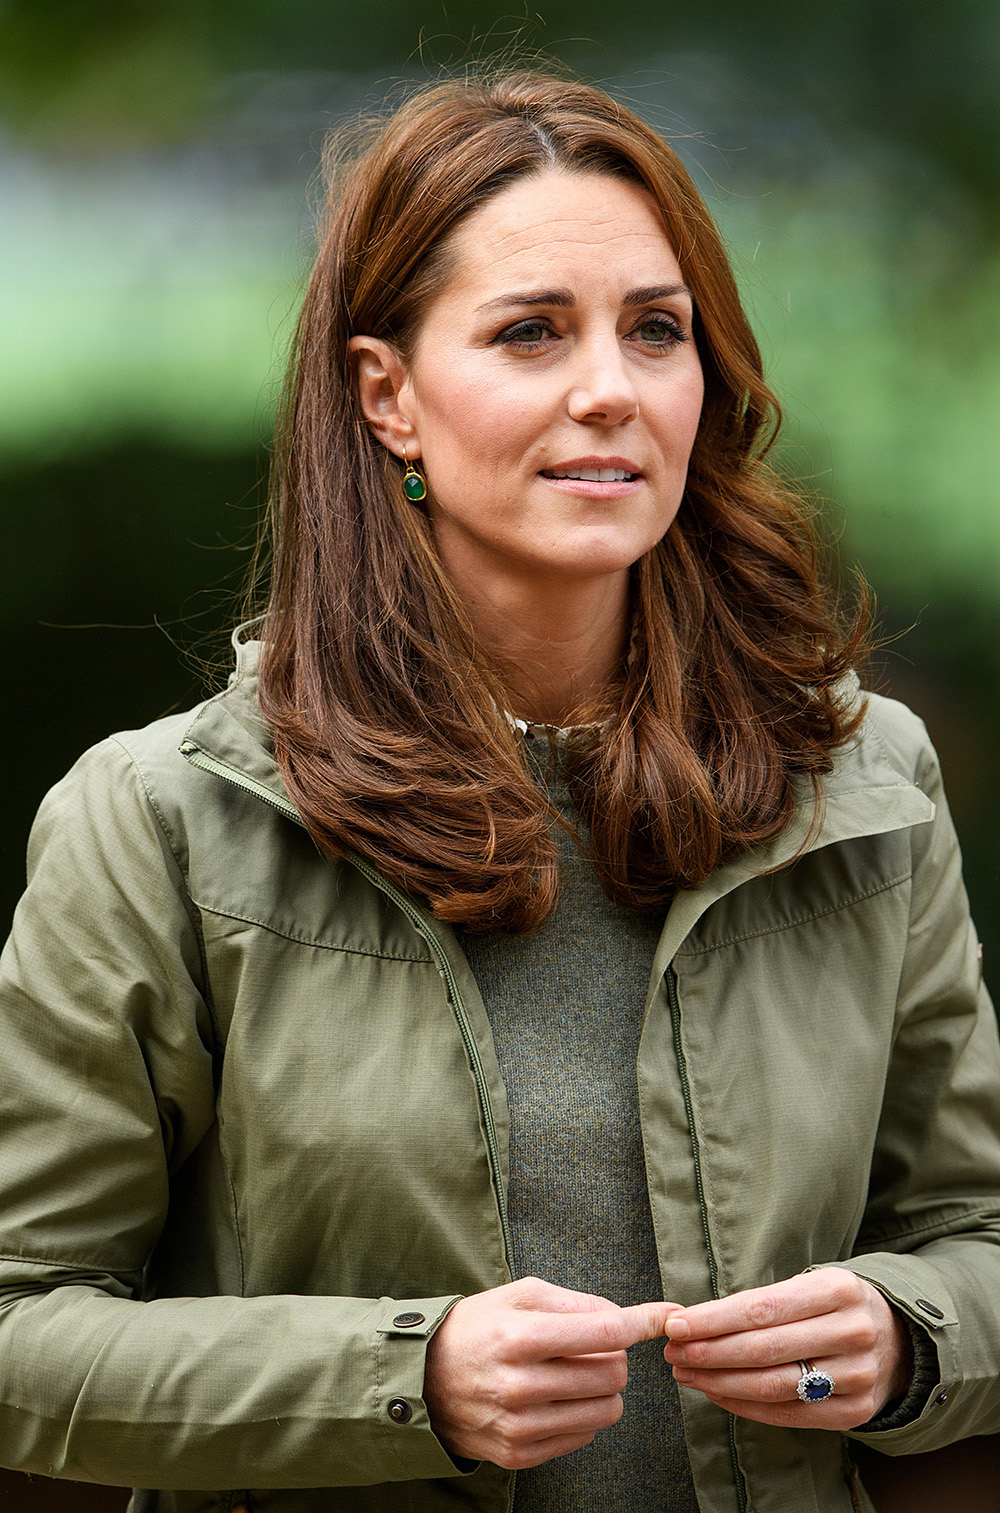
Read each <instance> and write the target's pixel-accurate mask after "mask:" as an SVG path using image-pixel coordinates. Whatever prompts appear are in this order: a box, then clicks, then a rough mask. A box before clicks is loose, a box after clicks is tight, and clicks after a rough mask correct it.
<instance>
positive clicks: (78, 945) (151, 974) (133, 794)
mask: <svg viewBox="0 0 1000 1513" xmlns="http://www.w3.org/2000/svg"><path fill="white" fill-rule="evenodd" d="M0 1035H2V1055H0V1461H2V1463H3V1464H4V1465H6V1466H9V1467H12V1468H16V1469H20V1470H24V1471H29V1472H38V1473H42V1474H44V1475H48V1476H63V1477H72V1478H76V1479H80V1480H91V1481H98V1482H106V1483H109V1484H114V1485H126V1486H128V1485H135V1486H146V1487H156V1488H163V1489H170V1488H184V1489H199V1488H200V1489H226V1488H232V1487H237V1488H238V1487H241V1486H244V1485H246V1483H247V1481H248V1480H252V1481H253V1483H254V1484H255V1485H257V1486H280V1487H289V1488H291V1487H302V1486H336V1485H354V1486H360V1485H365V1484H370V1483H376V1482H388V1481H398V1480H408V1479H413V1478H424V1477H437V1476H453V1475H455V1474H457V1472H458V1469H459V1468H458V1467H457V1466H456V1465H455V1463H454V1462H453V1461H452V1460H451V1458H450V1457H449V1456H448V1454H447V1453H446V1452H445V1450H444V1449H443V1447H442V1446H441V1444H440V1443H439V1441H438V1440H437V1439H436V1437H435V1436H434V1434H433V1432H432V1430H431V1428H430V1424H429V1421H428V1417H427V1413H426V1409H425V1407H424V1404H423V1401H422V1398H421V1392H422V1386H423V1371H424V1357H425V1351H426V1345H427V1340H428V1339H429V1338H430V1336H431V1335H432V1334H433V1332H434V1330H435V1328H436V1327H437V1325H438V1324H439V1323H440V1322H441V1320H442V1319H443V1318H444V1317H445V1315H446V1314H447V1312H448V1309H449V1308H450V1307H451V1306H452V1304H453V1303H454V1302H455V1301H456V1300H455V1298H454V1297H439V1298H420V1299H405V1300H393V1299H387V1298H330V1297H299V1296H285V1297H252V1298H247V1297H240V1296H220V1297H208V1298H206V1297H190V1298H165V1299H157V1300H154V1301H141V1300H140V1297H141V1291H142V1279H143V1272H144V1268H145V1266H146V1263H147V1261H148V1258H149V1256H150V1254H151V1252H152V1250H153V1247H154V1246H155V1243H156V1240H157V1237H158V1235H159V1233H160V1230H161V1228H162V1225H163V1223H164V1219H165V1216H166V1210H167V1203H168V1196H169V1179H170V1174H171V1172H172V1170H175V1169H177V1168H178V1167H179V1166H180V1165H181V1164H182V1163H183V1161H184V1159H185V1157H186V1155H188V1154H189V1153H190V1152H191V1151H192V1150H193V1149H194V1148H195V1146H196V1145H197V1144H198V1142H199V1141H200V1140H201V1138H202V1137H203V1136H204V1134H205V1132H206V1131H207V1130H208V1129H209V1128H210V1126H211V1124H212V1121H213V1120H214V1117H215V1096H214V1078H215V1073H216V1070H217V1068H216V1060H217V1049H216V1043H215V1036H214V1033H213V1024H212V1017H211V1013H210V1008H209V1004H208V1001H207V991H206V986H205V980H204V972H203V963H202V956H201V950H200V939H199V933H198V922H197V916H196V913H195V911H194V910H193V909H192V908H191V907H190V905H189V903H188V900H187V896H186V893H185V890H184V886H183V880H182V877H181V874H180V871H179V869H178V867H177V865H176V863H175V860H174V858H173V856H172V854H171V851H170V847H169V845H168V844H167V841H166V839H165V835H164V830H163V828H162V827H161V825H160V824H159V823H158V821H157V816H156V814H155V812H154V809H153V806H152V804H151V802H150V800H149V799H148V797H147V796H146V794H145V792H144V791H143V789H142V787H141V784H140V782H139V780H138V778H137V777H136V774H135V770H134V768H133V766H132V764H131V762H130V761H129V760H128V758H127V756H126V755H125V753H124V752H123V751H122V749H121V748H120V747H119V746H118V745H117V743H114V742H107V743H105V744H104V745H103V746H102V747H98V748H95V750H94V751H93V752H91V753H88V755H87V756H86V757H84V758H83V759H82V761H81V762H80V763H79V764H78V765H77V767H76V768H75V769H74V771H73V772H72V773H71V774H70V775H69V777H68V778H66V779H65V780H64V781H63V782H62V783H61V784H60V785H59V786H58V787H57V788H55V789H54V790H53V791H52V793H51V794H50V795H49V796H48V798H47V799H46V801H45V803H44V804H43V806H42V809H41V811H40V813H39V817H38V819H37V821H36V824H35V828H34V830H33V832H32V838H31V843H30V848H29V886H28V890H27V892H26V894H25V896H24V898H23V899H22V901H21V903H20V906H19V908H18V911H17V915H16V918H15V925H14V930H13V933H12V936H11V939H10V941H9V942H8V944H7V947H6V949H5V951H4V953H3V957H2V960H0ZM405 1313H413V1314H417V1315H422V1316H423V1319H422V1321H421V1322H420V1324H419V1326H418V1327H414V1325H413V1323H412V1322H411V1321H407V1320H405V1319H404V1320H401V1322H400V1324H399V1325H397V1324H396V1323H395V1322H394V1320H395V1319H396V1318H397V1317H398V1316H399V1315H400V1314H405Z"/></svg>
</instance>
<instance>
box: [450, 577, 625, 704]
mask: <svg viewBox="0 0 1000 1513" xmlns="http://www.w3.org/2000/svg"><path fill="white" fill-rule="evenodd" d="M462 587H463V592H462V597H463V599H464V600H465V604H466V608H467V609H468V611H469V614H470V616H471V618H472V622H473V624H474V626H475V628H476V631H477V633H478V634H479V635H480V636H481V637H482V639H483V642H484V643H485V645H486V646H488V647H489V649H490V651H491V652H492V653H493V654H494V655H495V656H496V657H497V658H498V660H499V661H500V662H501V665H502V666H503V668H504V669H505V670H506V685H507V689H506V691H507V709H508V712H509V713H510V714H512V715H516V716H519V717H520V718H521V719H523V720H529V721H532V722H535V723H538V724H544V725H571V724H573V723H574V722H575V717H576V716H577V714H578V712H579V711H580V710H581V709H583V708H584V707H585V706H586V705H587V704H588V703H589V702H590V701H591V700H592V699H593V698H594V697H596V696H597V695H598V694H599V693H600V692H601V690H602V689H603V688H605V687H606V686H607V685H608V683H609V682H610V681H611V680H612V679H613V678H614V676H615V675H616V674H617V672H618V669H619V667H620V666H621V658H622V655H623V653H624V650H625V643H626V637H627V634H628V614H629V588H628V573H627V572H624V573H621V574H615V575H601V576H600V577H598V578H595V579H589V578H570V579H565V578H564V579H559V580H558V581H556V582H551V581H547V582H545V583H537V582H525V581H524V580H518V579H509V580H502V581H499V582H498V581H497V580H492V581H491V582H489V583H488V584H482V583H477V584H474V585H471V586H470V591H469V592H465V591H464V590H465V586H464V585H463V586H462Z"/></svg>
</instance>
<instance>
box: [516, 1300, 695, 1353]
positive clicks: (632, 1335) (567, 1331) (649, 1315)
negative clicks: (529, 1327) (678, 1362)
mask: <svg viewBox="0 0 1000 1513" xmlns="http://www.w3.org/2000/svg"><path fill="white" fill-rule="evenodd" d="M670 1306H671V1305H669V1304H667V1303H636V1304H634V1305H633V1306H632V1307H631V1308H618V1309H610V1308H604V1309H599V1310H596V1311H595V1312H593V1313H566V1314H546V1315H541V1314H536V1315H535V1316H534V1317H535V1319H536V1320H541V1319H544V1326H543V1327H539V1328H538V1337H537V1341H536V1349H537V1355H536V1359H549V1358H551V1357H553V1356H560V1355H597V1354H604V1353H606V1352H607V1351H613V1350H628V1349H629V1348H630V1347H631V1346H632V1345H636V1344H638V1343H639V1341H640V1340H655V1339H658V1338H660V1337H662V1335H663V1326H664V1324H665V1323H666V1316H667V1309H668V1307H670Z"/></svg>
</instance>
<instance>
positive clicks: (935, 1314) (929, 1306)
mask: <svg viewBox="0 0 1000 1513" xmlns="http://www.w3.org/2000/svg"><path fill="white" fill-rule="evenodd" d="M917 1307H918V1308H922V1309H923V1310H924V1313H929V1314H930V1316H931V1318H932V1319H943V1318H944V1314H943V1313H942V1312H941V1310H940V1308H938V1307H937V1306H936V1305H935V1304H934V1303H928V1301H927V1299H926V1298H917Z"/></svg>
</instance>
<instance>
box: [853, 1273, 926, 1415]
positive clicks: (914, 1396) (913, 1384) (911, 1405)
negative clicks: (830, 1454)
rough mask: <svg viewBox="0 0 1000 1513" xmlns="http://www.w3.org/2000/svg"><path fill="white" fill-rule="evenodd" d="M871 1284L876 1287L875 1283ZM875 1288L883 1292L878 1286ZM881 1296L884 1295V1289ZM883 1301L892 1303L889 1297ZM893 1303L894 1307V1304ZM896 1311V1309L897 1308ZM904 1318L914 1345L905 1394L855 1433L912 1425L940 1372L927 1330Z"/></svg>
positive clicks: (905, 1316) (922, 1409)
mask: <svg viewBox="0 0 1000 1513" xmlns="http://www.w3.org/2000/svg"><path fill="white" fill-rule="evenodd" d="M865 1280H867V1278H866V1279H865ZM872 1286H873V1287H874V1286H875V1283H874V1282H873V1283H872ZM878 1290H879V1292H882V1288H881V1287H880V1288H879V1289H878ZM882 1296H883V1297H885V1293H884V1292H882ZM886 1301H887V1302H890V1303H891V1302H892V1300H891V1299H889V1298H887V1299H886ZM892 1306H893V1307H894V1308H895V1304H892ZM896 1311H897V1313H898V1312H899V1310H898V1309H896ZM903 1321H904V1323H905V1324H906V1327H907V1329H908V1330H909V1332H910V1344H911V1345H912V1346H913V1373H912V1375H911V1377H910V1385H909V1387H908V1388H907V1391H906V1395H905V1397H901V1398H898V1399H897V1400H896V1403H895V1406H892V1405H889V1406H887V1407H886V1408H883V1409H882V1411H881V1413H876V1415H875V1417H874V1418H870V1419H869V1420H868V1422H867V1423H866V1424H859V1425H858V1427H857V1429H856V1430H855V1431H854V1432H855V1433H856V1434H881V1433H883V1432H884V1431H885V1430H886V1429H902V1428H904V1427H905V1426H906V1425H907V1424H912V1423H913V1422H914V1421H915V1420H916V1419H918V1418H919V1417H920V1415H921V1413H923V1411H924V1406H925V1404H926V1402H927V1395H928V1393H929V1392H930V1390H931V1388H932V1387H933V1386H935V1385H936V1383H937V1381H938V1378H939V1377H940V1375H941V1368H940V1363H939V1361H938V1355H937V1349H936V1348H935V1345H934V1342H933V1340H932V1339H931V1337H930V1335H929V1334H928V1333H927V1330H926V1329H922V1328H920V1327H918V1325H916V1324H915V1323H914V1322H913V1320H912V1319H911V1318H910V1316H909V1314H906V1313H904V1314H903Z"/></svg>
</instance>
